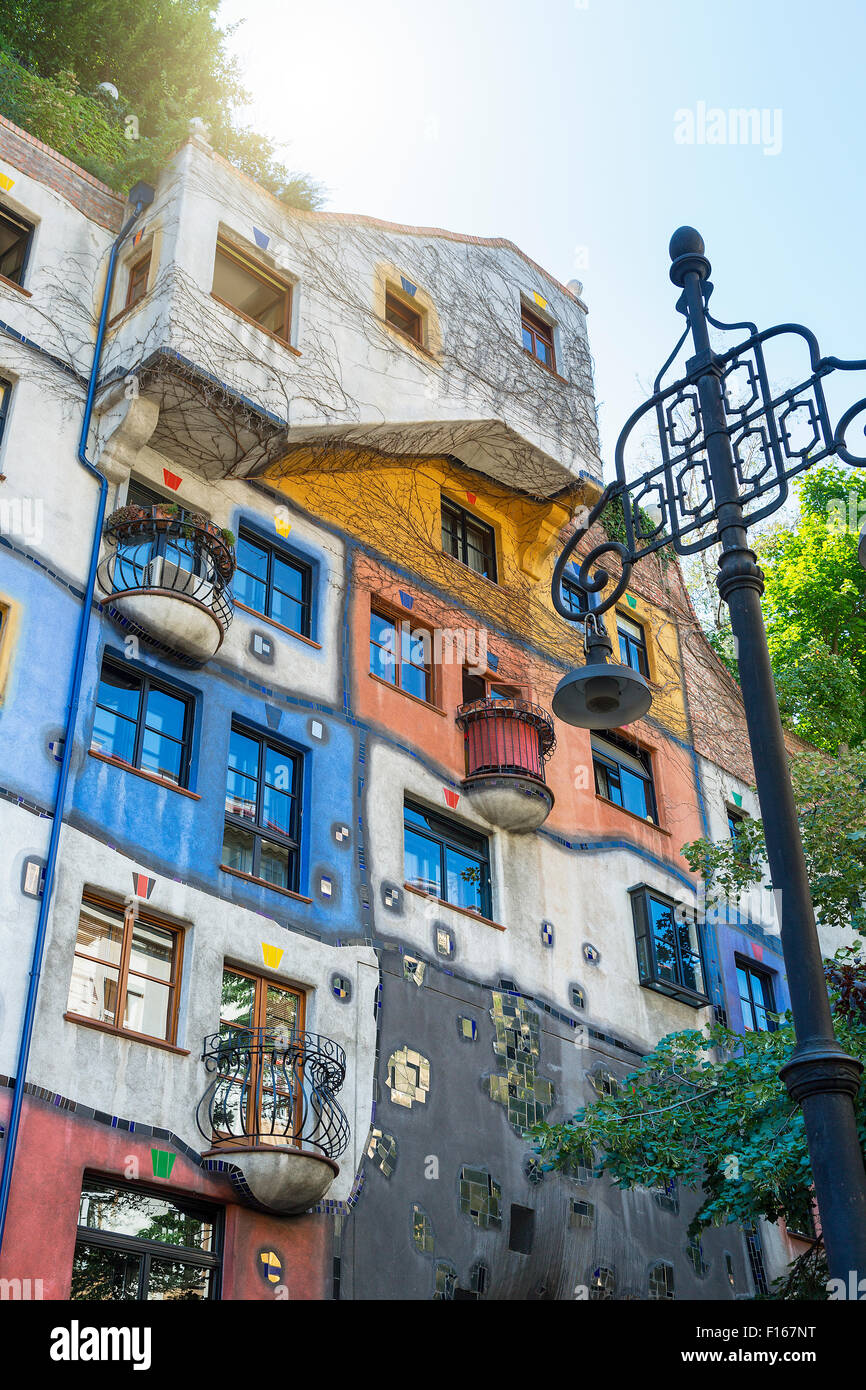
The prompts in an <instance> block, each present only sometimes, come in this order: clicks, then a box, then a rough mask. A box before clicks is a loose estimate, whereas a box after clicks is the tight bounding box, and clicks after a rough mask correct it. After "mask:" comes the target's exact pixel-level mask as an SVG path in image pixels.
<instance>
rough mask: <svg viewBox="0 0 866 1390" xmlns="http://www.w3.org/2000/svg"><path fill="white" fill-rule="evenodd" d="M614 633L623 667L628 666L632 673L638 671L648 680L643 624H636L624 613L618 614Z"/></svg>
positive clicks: (647, 658) (647, 653) (647, 661)
mask: <svg viewBox="0 0 866 1390" xmlns="http://www.w3.org/2000/svg"><path fill="white" fill-rule="evenodd" d="M616 631H617V636H618V638H619V659H620V661H621V662H622V664H623V666H630V667H631V669H632V670H633V671H639V672H640V674H641V675H642V676H644V677H645V678H646V679H647V680H649V673H650V672H649V652H648V650H647V640H646V630H645V628H644V626H643V623H636V622H635V621H634V619H633V618H629V617H627V615H626V614H625V613H619V612H618V613H617V615H616Z"/></svg>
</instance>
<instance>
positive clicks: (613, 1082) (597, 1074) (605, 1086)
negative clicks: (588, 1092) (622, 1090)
mask: <svg viewBox="0 0 866 1390" xmlns="http://www.w3.org/2000/svg"><path fill="white" fill-rule="evenodd" d="M587 1080H588V1081H589V1084H590V1086H592V1088H593V1090H594V1091H595V1092H596V1094H597V1095H599V1096H601V1097H602V1098H603V1099H604V1098H606V1097H613V1096H617V1095H619V1082H618V1081H617V1079H616V1077H615V1076H614V1075H613V1073H612V1072H609V1071H608V1070H607V1068H606V1067H597V1068H596V1069H595V1071H592V1072H587Z"/></svg>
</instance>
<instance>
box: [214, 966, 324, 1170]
mask: <svg viewBox="0 0 866 1390" xmlns="http://www.w3.org/2000/svg"><path fill="white" fill-rule="evenodd" d="M305 1003H306V1001H305V997H304V995H303V993H302V992H301V991H300V990H297V989H291V988H290V987H289V986H288V985H284V984H277V983H276V982H275V981H274V980H270V979H268V978H267V977H265V976H262V975H256V974H253V973H251V972H247V971H245V970H237V969H235V968H234V967H229V966H226V968H225V969H224V970H223V979H222V998H221V1003H220V1025H219V1032H220V1040H221V1050H224V1052H225V1063H226V1064H225V1066H224V1067H223V1068H222V1069H221V1075H222V1077H223V1084H222V1090H221V1093H220V1101H219V1105H220V1110H221V1111H222V1113H223V1126H222V1127H220V1125H219V1117H218V1116H216V1117H215V1118H216V1121H217V1125H216V1137H217V1138H224V1137H225V1136H226V1135H229V1136H231V1138H232V1139H233V1140H235V1141H236V1142H238V1143H241V1144H242V1143H244V1142H248V1141H249V1139H250V1138H251V1137H255V1138H256V1140H257V1142H258V1143H262V1144H268V1143H271V1144H280V1145H285V1144H286V1143H292V1142H293V1141H294V1142H300V1132H301V1128H302V1125H303V1105H302V1104H301V1103H300V1101H301V1088H302V1085H303V1076H302V1051H303V1050H302V1049H298V1048H295V1049H293V1048H286V1047H285V1046H281V1044H284V1043H285V1042H287V1041H288V1040H289V1038H290V1037H291V1036H293V1035H296V1034H299V1033H302V1032H303V1031H304V1013H305ZM239 1056H240V1057H242V1058H243V1059H244V1061H245V1062H246V1059H249V1065H248V1066H247V1065H246V1064H245V1065H243V1066H238V1057H239Z"/></svg>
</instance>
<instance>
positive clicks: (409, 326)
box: [385, 290, 424, 343]
mask: <svg viewBox="0 0 866 1390" xmlns="http://www.w3.org/2000/svg"><path fill="white" fill-rule="evenodd" d="M385 322H386V323H390V325H391V327H392V328H397V329H399V330H400V332H401V333H405V334H406V336H407V337H409V338H411V339H412V340H413V341H414V342H416V343H423V342H424V320H423V318H422V316H421V314H419V312H418V310H417V309H413V308H412V306H411V305H410V304H407V303H406V301H405V300H403V299H400V298H398V296H397V295H396V294H393V293H392V291H391V290H386V291H385Z"/></svg>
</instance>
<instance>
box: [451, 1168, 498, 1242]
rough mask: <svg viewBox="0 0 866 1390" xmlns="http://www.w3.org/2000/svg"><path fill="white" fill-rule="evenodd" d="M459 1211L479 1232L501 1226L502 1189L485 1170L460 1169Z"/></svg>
mask: <svg viewBox="0 0 866 1390" xmlns="http://www.w3.org/2000/svg"><path fill="white" fill-rule="evenodd" d="M459 1194H460V1195H459V1203H460V1210H461V1211H462V1212H465V1213H466V1215H467V1216H470V1217H471V1218H472V1220H473V1222H474V1223H475V1225H476V1226H478V1228H479V1229H480V1230H487V1229H488V1228H489V1227H493V1228H494V1229H499V1227H501V1225H502V1188H501V1187H500V1186H499V1184H498V1183H496V1182H494V1181H493V1178H492V1177H491V1176H490V1174H489V1173H488V1171H487V1169H486V1168H470V1167H469V1166H468V1165H464V1167H463V1168H461V1169H460V1187H459Z"/></svg>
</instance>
